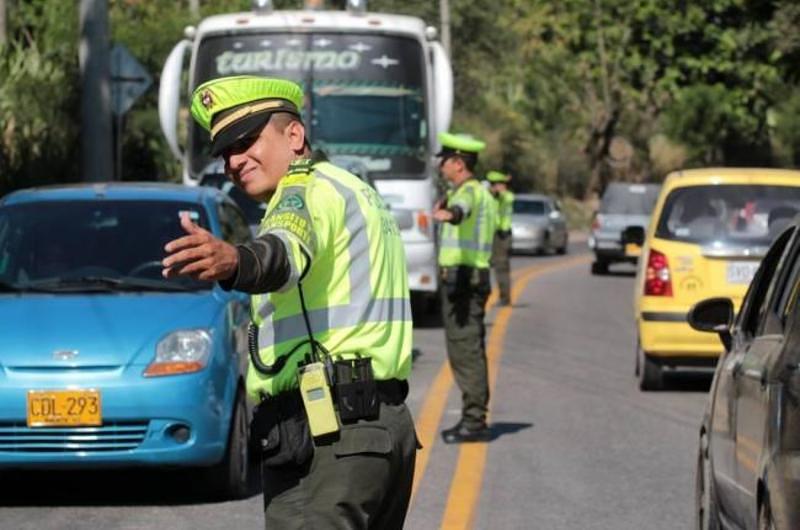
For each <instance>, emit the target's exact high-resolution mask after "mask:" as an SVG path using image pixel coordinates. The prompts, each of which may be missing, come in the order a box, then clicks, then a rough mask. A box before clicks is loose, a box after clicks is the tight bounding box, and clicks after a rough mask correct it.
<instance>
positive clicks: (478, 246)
mask: <svg viewBox="0 0 800 530" xmlns="http://www.w3.org/2000/svg"><path fill="white" fill-rule="evenodd" d="M439 246H440V247H442V248H459V249H466V250H482V251H488V252H491V251H492V244H491V243H480V242H478V241H461V240H459V239H443V240H441V241H440V242H439Z"/></svg>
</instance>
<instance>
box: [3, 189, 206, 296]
mask: <svg viewBox="0 0 800 530" xmlns="http://www.w3.org/2000/svg"><path fill="white" fill-rule="evenodd" d="M184 211H185V212H189V215H190V216H191V218H192V219H193V220H194V221H195V222H196V223H198V224H199V225H200V226H202V227H206V228H208V226H209V225H208V217H207V215H206V212H205V209H204V208H203V207H202V206H200V205H199V204H196V203H191V202H183V201H164V200H159V201H154V200H113V199H103V200H84V201H81V200H78V201H37V202H35V203H33V202H32V203H24V204H15V205H9V206H5V207H3V208H0V282H2V283H4V284H7V285H11V286H16V287H30V286H37V285H43V284H47V285H53V284H54V280H76V281H77V280H79V279H81V278H93V279H97V278H101V277H102V278H103V279H110V280H128V281H127V282H126V288H127V289H128V290H136V285H142V286H145V287H143V289H145V288H146V289H147V290H153V289H158V282H162V283H163V284H164V285H163V287H164V289H166V290H173V289H175V288H176V287H180V288H181V290H194V289H208V288H210V284H209V283H208V282H200V281H197V280H193V279H191V278H179V279H170V280H167V279H164V278H163V277H162V276H161V267H160V265H159V262H160V261H161V260H163V259H164V257H165V252H164V245H165V244H166V243H167V242H169V241H171V240H173V239H175V238H177V237H181V236H183V235H185V233H184V231H183V229H182V228H181V226H180V218H179V215H180V212H184ZM72 285H73V284H71V285H70V286H71V287H72Z"/></svg>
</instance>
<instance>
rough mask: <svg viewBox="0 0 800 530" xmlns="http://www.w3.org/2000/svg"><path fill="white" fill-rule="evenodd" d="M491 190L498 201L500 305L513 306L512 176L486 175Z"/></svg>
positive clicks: (495, 249) (495, 256)
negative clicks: (510, 187)
mask: <svg viewBox="0 0 800 530" xmlns="http://www.w3.org/2000/svg"><path fill="white" fill-rule="evenodd" d="M486 180H488V181H489V183H490V187H489V190H490V191H491V192H492V196H493V197H494V200H495V201H497V230H495V233H494V242H493V243H492V268H494V273H495V276H497V286H498V287H499V289H500V304H501V305H511V263H510V256H511V214H512V213H513V208H514V193H513V192H512V191H511V190H510V189H508V183H509V182H510V181H511V176H510V175H506V174H505V173H501V172H499V171H489V173H487V174H486Z"/></svg>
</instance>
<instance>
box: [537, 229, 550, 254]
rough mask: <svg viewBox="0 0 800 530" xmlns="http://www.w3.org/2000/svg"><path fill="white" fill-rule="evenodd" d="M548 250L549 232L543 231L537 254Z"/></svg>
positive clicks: (545, 252)
mask: <svg viewBox="0 0 800 530" xmlns="http://www.w3.org/2000/svg"><path fill="white" fill-rule="evenodd" d="M549 251H550V232H545V233H544V236H543V237H542V246H541V247H539V248H538V249H537V250H536V253H537V254H540V255H543V254H547V253H548V252H549Z"/></svg>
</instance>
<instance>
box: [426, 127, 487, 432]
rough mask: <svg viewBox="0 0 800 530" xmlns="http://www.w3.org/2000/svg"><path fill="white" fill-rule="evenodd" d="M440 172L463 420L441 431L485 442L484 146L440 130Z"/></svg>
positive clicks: (445, 276)
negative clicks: (478, 168) (480, 165)
mask: <svg viewBox="0 0 800 530" xmlns="http://www.w3.org/2000/svg"><path fill="white" fill-rule="evenodd" d="M439 140H440V142H441V143H442V150H441V152H440V153H439V155H438V156H439V157H440V165H439V168H440V171H441V173H442V176H443V177H444V178H445V180H447V181H448V183H449V184H450V185H451V186H452V187H453V189H452V190H451V191H450V193H449V194H448V197H447V200H446V202H445V203H444V204H442V203H440V204H437V207H436V209H435V210H434V212H433V216H434V218H435V219H436V220H437V221H440V222H442V223H443V224H442V228H441V236H440V242H439V243H440V249H439V267H440V269H441V278H442V312H443V317H444V326H445V335H446V339H447V356H448V358H449V359H450V366H451V367H452V369H453V374H454V376H455V380H456V383H458V386H459V388H460V389H461V393H462V399H463V405H462V412H461V420H460V421H459V422H458V423H457V424H456V425H455V426H453V427H452V428H450V429H446V430H445V431H443V432H442V437H443V439H444V441H445V442H447V443H456V442H472V441H486V440H488V439H489V437H490V432H489V429H488V427H487V425H486V413H487V407H488V403H489V381H488V374H487V367H486V346H485V343H484V337H485V335H486V328H485V326H484V322H483V319H484V316H485V311H486V299H487V297H488V296H489V291H491V280H490V278H489V258H490V255H491V250H492V240H493V238H494V233H495V225H496V221H497V209H496V206H495V201H494V199H493V198H492V196H491V194H490V193H489V191H488V190H487V189H486V188H484V187H483V186H482V185H481V184H480V182H478V180H477V179H476V178H475V176H474V171H475V164H476V163H477V161H478V153H479V152H480V151H482V150H483V148H484V147H485V144H484V143H483V142H481V141H479V140H476V139H474V138H472V137H471V136H466V135H456V134H450V133H442V134H440V135H439Z"/></svg>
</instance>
